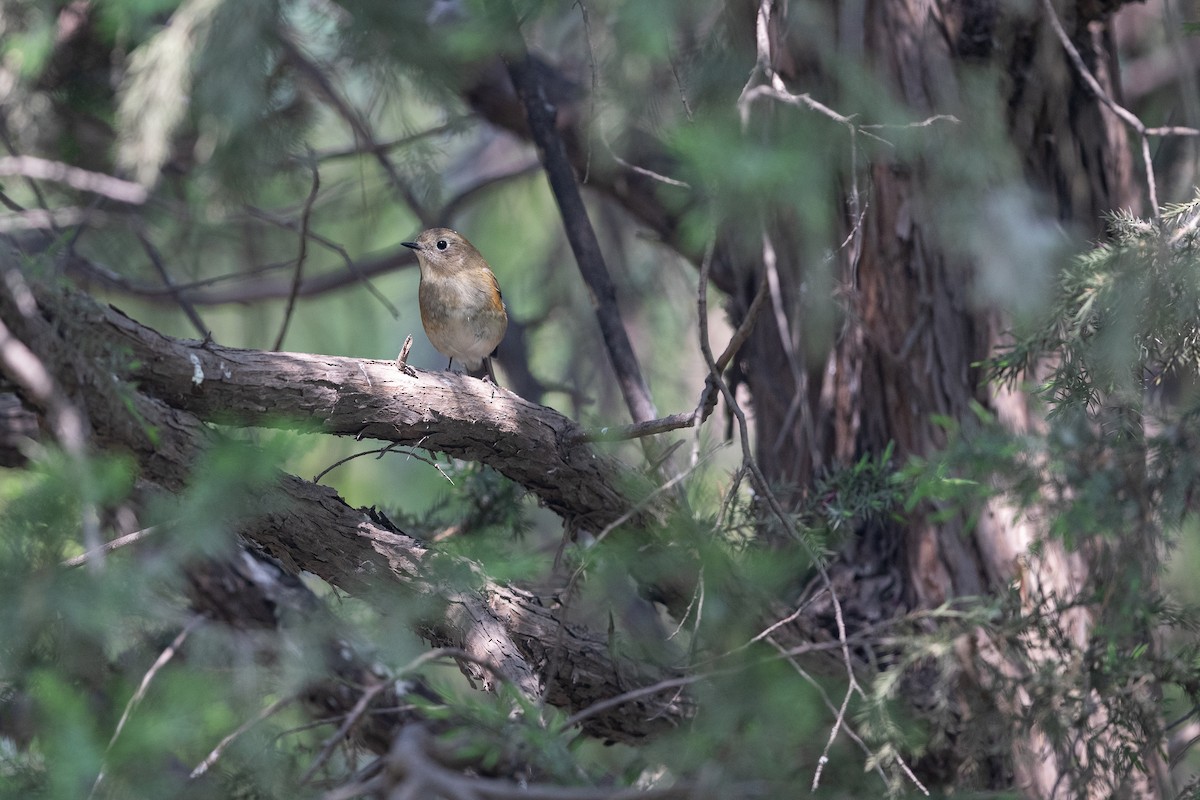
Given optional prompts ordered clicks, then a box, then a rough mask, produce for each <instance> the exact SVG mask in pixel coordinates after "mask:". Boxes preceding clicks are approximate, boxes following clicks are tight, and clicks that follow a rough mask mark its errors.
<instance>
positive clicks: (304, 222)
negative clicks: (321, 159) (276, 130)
mask: <svg viewBox="0 0 1200 800" xmlns="http://www.w3.org/2000/svg"><path fill="white" fill-rule="evenodd" d="M310 162H311V163H310V166H311V168H312V188H311V189H309V191H308V197H307V199H305V201H304V210H303V211H302V212H300V252H299V253H297V255H296V271H295V273H293V274H292V290H291V291H290V292H288V298H287V305H286V306H285V307H284V309H283V322H282V323H280V325H279V335H278V336H276V337H275V346H274V347H272V348H271V349H272V350H274V351H276V352H278V351H279V350H280V348H282V347H283V337H284V336H286V335H287V329H288V325H289V324H290V323H291V321H292V312H293V311H294V310H295V308H296V295H297V293H299V291H300V281H301V279H302V278H303V277H304V262H305V260H306V259H307V258H308V222H309V219H310V218H311V217H312V209H313V203H314V202H316V199H317V192H319V191H320V190H321V170H320V169H319V168H318V167H317V162H316V160H315V159H311V154H310Z"/></svg>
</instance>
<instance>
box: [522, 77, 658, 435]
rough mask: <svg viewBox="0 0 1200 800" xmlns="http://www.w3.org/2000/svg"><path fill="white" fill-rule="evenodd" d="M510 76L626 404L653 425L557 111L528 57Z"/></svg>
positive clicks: (644, 387) (652, 410) (647, 389)
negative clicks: (557, 124) (588, 293)
mask: <svg viewBox="0 0 1200 800" xmlns="http://www.w3.org/2000/svg"><path fill="white" fill-rule="evenodd" d="M508 73H509V76H510V77H511V78H512V82H513V86H515V87H516V89H517V94H518V96H520V98H521V102H522V104H523V105H524V106H525V114H526V117H527V118H528V121H529V129H530V132H531V134H532V136H533V139H534V141H535V142H536V143H537V146H538V152H539V153H540V155H541V157H542V164H543V165H544V166H545V168H546V177H547V178H548V179H549V181H550V188H551V189H552V190H553V192H554V199H555V202H557V204H558V208H559V212H560V213H561V215H562V220H563V227H564V228H565V230H566V233H567V240H568V241H569V242H570V243H571V250H572V251H573V252H574V253H575V261H576V263H577V264H578V265H579V271H580V274H581V275H582V276H583V280H584V282H585V283H586V284H587V287H588V290H589V291H590V292H591V295H592V302H593V304H594V305H595V308H596V319H597V321H598V322H599V324H600V333H601V335H602V336H603V338H604V343H605V347H606V348H607V351H608V356H609V360H610V361H611V362H612V365H613V370H614V371H615V372H616V374H617V382H618V384H619V385H620V387H621V393H622V395H623V396H624V398H625V405H626V406H627V407H628V408H629V414H630V416H631V417H633V421H634V422H645V421H647V420H652V419H654V418H655V417H657V416H658V412H657V411H656V410H655V408H654V401H653V400H652V399H651V397H650V387H649V386H648V385H647V384H646V379H645V378H644V377H643V376H642V370H641V367H640V366H639V365H638V361H637V356H636V355H635V354H634V352H633V345H631V344H630V342H629V336H628V334H627V333H626V332H625V327H624V325H623V324H622V322H621V315H620V311H619V310H618V309H617V290H616V287H615V285H614V284H613V282H612V278H611V276H610V275H609V272H608V267H607V266H606V265H605V263H604V254H603V253H602V252H601V250H600V242H599V241H598V240H597V239H596V232H595V230H594V229H593V228H592V223H591V221H590V220H589V218H588V213H587V208H586V207H585V206H584V204H583V197H582V196H581V195H580V194H579V186H578V184H576V182H575V173H574V170H573V169H572V167H571V160H570V157H569V156H568V155H567V149H566V146H565V145H564V143H563V140H562V137H561V136H560V135H559V133H558V130H557V128H556V126H555V108H554V106H553V104H552V102H551V100H550V98H549V96H548V95H547V93H546V90H545V87H544V86H543V85H542V80H541V77H540V73H539V71H538V69H537V68H536V66H535V65H534V63H533V61H532V60H531V59H530V57H529V54H528V53H522V54H521V55H520V56H519V57H516V58H514V59H513V60H511V61H510V62H509V63H508Z"/></svg>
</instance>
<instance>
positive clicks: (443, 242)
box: [437, 239, 450, 250]
mask: <svg viewBox="0 0 1200 800" xmlns="http://www.w3.org/2000/svg"><path fill="white" fill-rule="evenodd" d="M449 246H450V245H448V244H446V240H445V239H438V240H437V249H438V250H445V249H446V248H447V247H449Z"/></svg>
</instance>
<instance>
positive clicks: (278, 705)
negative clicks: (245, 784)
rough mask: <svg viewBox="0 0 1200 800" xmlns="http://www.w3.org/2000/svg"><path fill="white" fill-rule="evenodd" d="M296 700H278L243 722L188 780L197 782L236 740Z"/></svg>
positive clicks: (291, 698)
mask: <svg viewBox="0 0 1200 800" xmlns="http://www.w3.org/2000/svg"><path fill="white" fill-rule="evenodd" d="M295 699H296V698H295V696H294V695H288V696H287V697H281V698H279V699H278V700H276V701H275V702H274V703H271V705H269V706H267V707H266V708H264V709H263V710H262V711H260V712H258V713H257V714H255V715H254V716H253V717H252V718H250V719H248V720H246V721H245V722H243V723H242V724H241V725H239V726H238V727H237V729H236V730H234V731H233V733H231V734H229V735H228V736H226V737H225V738H224V739H222V740H221V741H219V742H217V746H216V747H214V748H213V749H212V752H211V753H209V754H208V755H207V756H205V757H204V760H203V761H201V762H200V763H199V764H197V765H196V768H195V769H193V770H192V772H191V774H190V775H188V778H189V779H191V780H195V779H196V778H199V777H200V776H201V775H203V774H204V773H205V772H207V771H208V768H209V767H211V766H212V765H213V764H215V763H217V759H218V758H220V757H221V754H222V753H224V752H225V748H226V747H229V745H231V744H232V743H233V740H234V739H236V738H238V737H239V736H241V735H242V734H243V733H245V732H246V731H248V730H250V729H251V728H253V727H254V726H255V725H257V724H258V723H260V722H262V721H263V720H264V719H266V718H267V717H271V716H274V715H275V714H277V713H279V711H280V710H281V709H283V708H285V707H286V706H288V705H289V704H290V703H292V702H293V701H294V700H295Z"/></svg>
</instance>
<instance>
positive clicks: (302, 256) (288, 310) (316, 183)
mask: <svg viewBox="0 0 1200 800" xmlns="http://www.w3.org/2000/svg"><path fill="white" fill-rule="evenodd" d="M309 168H310V169H311V170H312V188H311V189H309V191H308V197H307V198H306V199H305V200H304V210H303V211H302V212H301V213H300V252H299V253H298V254H297V255H296V271H295V273H293V275H292V290H291V291H290V292H288V297H287V305H286V306H284V309H283V322H282V323H280V325H279V335H278V336H276V337H275V345H274V347H272V348H271V349H272V350H276V351H278V350H279V349H280V348H282V347H283V337H285V336H286V335H287V329H288V324H289V323H290V322H291V321H292V312H293V311H295V309H296V294H297V293H298V292H299V291H300V281H301V279H302V278H303V277H304V261H305V260H306V259H307V258H308V221H309V219H310V218H311V217H312V209H313V203H314V202H316V199H317V192H319V191H320V190H321V170H320V168H319V167H318V166H317V162H316V160H315V159H312V160H311V163H310V164H309ZM301 782H302V783H303V781H301Z"/></svg>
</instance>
